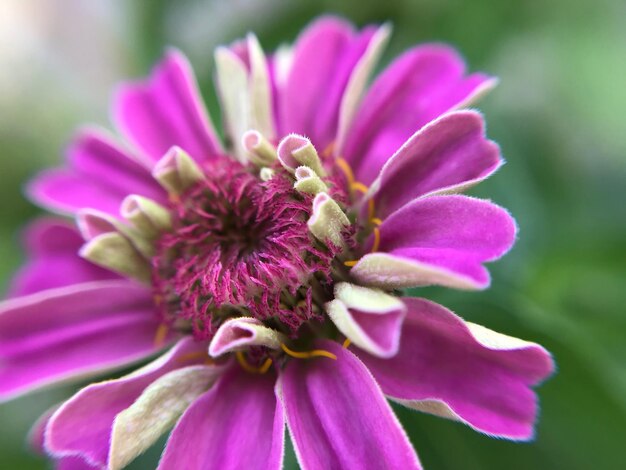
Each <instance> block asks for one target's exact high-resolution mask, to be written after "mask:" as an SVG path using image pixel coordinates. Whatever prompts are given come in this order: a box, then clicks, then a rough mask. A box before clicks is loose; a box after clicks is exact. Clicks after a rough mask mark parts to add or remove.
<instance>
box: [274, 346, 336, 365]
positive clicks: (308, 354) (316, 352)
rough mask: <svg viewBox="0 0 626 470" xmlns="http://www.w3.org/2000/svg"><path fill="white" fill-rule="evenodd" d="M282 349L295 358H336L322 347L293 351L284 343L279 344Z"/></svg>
mask: <svg viewBox="0 0 626 470" xmlns="http://www.w3.org/2000/svg"><path fill="white" fill-rule="evenodd" d="M280 347H281V348H282V350H283V351H285V352H286V353H287V354H289V355H290V356H291V357H295V358H296V359H310V358H312V357H327V358H329V359H333V360H335V361H336V360H337V356H335V355H334V354H333V353H331V352H328V351H324V350H323V349H313V350H312V351H293V350H292V349H289V348H288V347H287V346H285V344H284V343H282V344H281V345H280Z"/></svg>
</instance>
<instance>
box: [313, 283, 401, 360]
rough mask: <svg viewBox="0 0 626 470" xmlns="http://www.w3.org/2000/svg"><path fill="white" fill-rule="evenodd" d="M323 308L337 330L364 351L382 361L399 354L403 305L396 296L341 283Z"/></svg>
mask: <svg viewBox="0 0 626 470" xmlns="http://www.w3.org/2000/svg"><path fill="white" fill-rule="evenodd" d="M325 308H326V312H327V313H328V316H329V317H330V319H331V320H332V321H333V323H334V324H335V325H336V326H337V328H338V329H339V331H341V332H342V333H343V334H344V335H345V336H346V337H347V338H348V339H349V340H350V341H351V342H352V343H354V344H355V345H356V346H358V347H360V348H361V349H363V350H364V351H367V352H368V353H370V354H373V355H374V356H378V357H383V358H389V357H392V356H394V355H395V354H396V353H397V352H398V348H399V344H400V333H401V327H402V322H403V320H404V317H405V314H406V306H405V305H404V303H403V302H402V301H401V300H400V299H398V298H397V297H394V296H392V295H389V294H386V293H384V292H383V291H381V290H378V289H369V288H367V287H362V286H356V285H353V284H349V283H347V282H341V283H338V284H336V286H335V300H332V301H331V302H328V303H327V304H326V305H325Z"/></svg>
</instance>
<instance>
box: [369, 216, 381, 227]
mask: <svg viewBox="0 0 626 470" xmlns="http://www.w3.org/2000/svg"><path fill="white" fill-rule="evenodd" d="M370 222H371V223H373V224H374V225H376V226H377V227H378V226H379V225H382V223H383V221H382V220H380V219H379V218H378V217H372V218H371V219H370Z"/></svg>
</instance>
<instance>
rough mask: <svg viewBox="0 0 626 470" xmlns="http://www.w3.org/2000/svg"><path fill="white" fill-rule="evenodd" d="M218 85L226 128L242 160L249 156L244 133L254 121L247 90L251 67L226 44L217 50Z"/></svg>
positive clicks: (235, 150) (234, 149) (235, 151)
mask: <svg viewBox="0 0 626 470" xmlns="http://www.w3.org/2000/svg"><path fill="white" fill-rule="evenodd" d="M215 67H216V77H217V89H218V91H219V97H220V101H221V105H222V112H223V114H224V129H225V130H226V132H227V133H228V135H229V137H230V140H231V142H232V144H233V151H234V154H235V156H236V157H237V159H238V160H239V161H242V162H245V161H246V160H247V157H246V151H245V149H244V148H243V146H242V145H241V136H242V135H243V133H244V132H246V131H247V130H248V129H250V128H252V127H254V126H253V125H252V122H251V102H250V93H249V90H248V70H247V68H246V64H244V63H243V62H242V61H241V59H240V58H239V57H237V55H236V54H235V53H234V52H233V51H231V50H230V49H228V48H227V47H218V48H217V49H216V50H215Z"/></svg>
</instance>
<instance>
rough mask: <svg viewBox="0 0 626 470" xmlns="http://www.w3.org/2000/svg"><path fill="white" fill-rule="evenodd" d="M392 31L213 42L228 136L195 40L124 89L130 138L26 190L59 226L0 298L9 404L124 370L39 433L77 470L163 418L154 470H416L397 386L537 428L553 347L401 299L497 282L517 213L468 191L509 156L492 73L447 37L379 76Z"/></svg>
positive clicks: (48, 229)
mask: <svg viewBox="0 0 626 470" xmlns="http://www.w3.org/2000/svg"><path fill="white" fill-rule="evenodd" d="M388 35H389V27H388V26H386V25H385V26H382V27H378V28H377V27H366V28H364V29H363V30H360V31H356V30H354V29H353V27H352V26H351V25H349V24H347V23H346V22H344V21H342V20H340V19H336V18H331V17H325V18H322V19H319V20H318V21H316V22H314V23H313V24H312V25H311V26H309V27H308V28H307V29H306V30H305V31H304V32H303V33H302V35H301V36H300V37H299V38H298V40H297V42H296V43H295V45H294V47H293V48H292V49H288V48H283V49H281V50H279V51H278V52H276V53H275V54H274V55H272V56H269V57H266V56H265V55H264V53H263V51H262V49H261V47H260V45H259V43H258V41H257V40H256V38H255V37H254V36H253V35H249V36H248V37H247V38H246V39H245V40H242V41H240V42H237V43H235V44H233V45H231V46H229V47H220V48H218V49H217V51H216V53H215V59H216V65H217V73H216V78H217V88H218V92H219V96H220V99H221V105H222V111H223V123H224V130H225V135H226V136H225V139H224V140H225V142H221V141H220V139H219V138H218V137H217V135H216V133H215V131H214V128H213V125H212V124H211V120H210V118H209V116H208V114H207V112H206V110H205V108H204V106H203V103H202V100H201V98H200V93H199V91H198V87H197V84H196V82H195V79H194V77H193V74H192V71H191V68H190V66H189V64H188V62H187V60H186V59H185V58H184V56H183V55H182V54H181V53H180V52H178V51H175V50H170V51H168V52H167V54H166V55H165V58H164V59H163V60H162V61H161V62H160V63H159V64H158V66H157V67H156V68H155V69H154V70H153V72H152V74H151V75H150V77H149V78H148V79H147V80H145V81H138V82H131V83H127V84H124V85H122V86H121V87H120V88H119V89H118V91H117V94H116V96H115V99H114V103H113V115H114V120H115V123H116V125H117V126H118V128H119V130H120V131H121V134H122V135H123V136H124V137H125V138H126V140H127V141H128V143H129V144H130V146H129V148H126V147H125V146H123V145H121V144H119V143H118V142H117V141H116V140H115V138H113V137H110V136H108V135H107V134H106V133H104V132H103V131H100V130H93V129H87V130H84V131H82V132H81V133H80V134H79V135H78V137H77V138H76V139H75V140H74V142H73V143H72V145H71V146H70V147H69V150H68V158H67V161H66V164H65V166H64V167H63V168H61V169H54V170H51V171H46V172H44V173H43V174H41V175H39V176H38V177H37V178H35V180H34V181H33V182H31V184H30V185H29V187H28V193H29V195H30V196H31V197H32V198H33V199H34V200H35V201H36V202H37V203H39V204H40V205H42V206H44V207H46V208H49V209H51V210H53V211H55V212H60V213H62V214H66V215H69V216H72V217H74V218H75V220H76V224H77V227H78V230H76V229H75V228H74V226H73V225H72V224H70V223H69V222H66V221H65V220H64V219H60V218H59V219H56V218H44V219H41V220H39V221H36V222H35V223H34V225H32V226H31V227H30V228H29V229H28V231H27V233H26V247H27V250H28V253H29V256H30V259H29V261H28V263H27V264H26V266H25V267H24V268H23V269H22V271H21V272H20V273H19V274H18V275H17V277H16V279H15V282H14V284H13V287H12V291H11V293H12V297H13V298H12V299H10V300H7V301H6V302H4V303H3V304H2V306H1V307H0V309H1V312H0V397H1V398H2V399H9V398H12V397H15V396H18V395H20V394H23V393H25V392H27V391H30V390H33V389H35V388H39V387H43V386H46V385H49V384H53V383H57V382H60V381H65V380H70V379H76V378H79V377H81V378H82V377H85V376H97V375H100V374H102V373H104V372H107V371H111V370H114V369H119V368H121V367H127V366H129V365H130V364H133V363H136V362H137V361H141V360H145V359H146V358H149V357H151V356H154V355H155V354H157V353H161V352H163V354H162V355H161V356H160V357H158V358H156V359H154V360H153V361H152V362H150V363H149V364H147V365H145V366H143V367H142V368H140V369H138V370H137V371H135V372H133V373H131V374H130V375H126V376H124V377H121V378H118V379H114V380H108V381H104V382H99V383H94V384H92V385H89V386H87V387H86V388H84V389H82V390H81V391H79V392H78V393H77V394H76V395H74V396H73V397H72V398H70V399H69V400H68V401H66V402H65V403H63V404H62V405H61V406H60V407H58V408H57V409H55V410H51V411H50V412H49V413H47V414H46V415H45V416H44V417H42V419H41V420H40V422H39V423H38V424H37V425H36V426H35V428H34V430H33V432H32V435H31V438H32V441H33V442H34V443H35V445H36V446H38V447H40V448H45V450H46V452H48V453H49V454H50V455H51V456H52V457H53V458H55V459H57V460H58V462H59V465H60V466H63V467H64V468H94V467H95V468H104V467H106V468H114V469H115V468H121V467H123V466H125V465H126V464H128V463H129V462H130V461H131V460H133V458H135V457H136V456H137V455H139V454H140V453H141V452H143V451H144V450H146V449H147V448H148V447H150V446H151V445H153V444H154V443H155V441H156V440H157V439H158V438H159V437H160V436H161V435H163V434H164V433H166V432H168V431H169V430H170V428H172V427H173V430H172V431H171V434H170V436H169V440H168V442H167V445H166V448H165V450H164V452H163V455H162V458H161V461H160V464H159V468H160V469H206V468H221V469H223V468H233V469H235V468H270V469H271V468H281V465H282V458H283V446H284V439H285V436H284V434H285V427H287V428H288V429H289V433H290V436H291V439H292V440H293V443H294V447H295V450H296V454H297V457H298V460H299V463H300V464H301V466H302V467H303V468H309V469H319V468H333V469H335V468H354V469H356V468H394V469H399V468H402V469H408V468H420V463H419V460H418V457H417V455H416V453H415V451H414V450H413V448H412V446H411V444H410V443H409V441H408V439H407V436H406V434H405V432H404V430H403V429H402V427H401V425H400V423H399V422H398V420H397V419H396V417H395V416H394V414H393V412H392V410H391V407H390V406H389V403H388V401H387V398H389V399H391V400H393V401H396V402H399V403H401V404H403V405H406V406H408V407H410V408H414V409H417V410H420V411H425V412H428V413H434V414H436V415H440V416H443V417H446V418H450V419H453V420H457V421H460V422H463V423H465V424H467V425H469V426H471V427H472V428H474V429H476V430H478V431H480V432H483V433H486V434H489V435H493V436H498V437H503V438H508V439H514V440H526V439H529V438H531V437H532V434H533V423H534V420H535V416H536V412H537V404H536V397H535V394H534V392H533V390H532V386H534V385H536V384H537V383H539V382H540V381H542V380H543V379H545V378H546V377H547V376H548V375H549V374H550V373H551V372H552V370H553V363H552V360H551V358H550V355H549V354H548V353H547V352H546V351H545V350H544V349H543V348H542V347H540V346H538V345H536V344H533V343H528V342H525V341H522V340H518V339H515V338H511V337H508V336H505V335H502V334H498V333H495V332H493V331H490V330H488V329H487V328H484V327H482V326H479V325H475V324H473V323H468V322H465V321H463V320H462V319H461V318H459V317H458V316H456V315H455V314H454V313H452V312H451V311H449V310H447V309H445V308H444V307H442V306H440V305H437V304H436V303H433V302H431V301H429V300H426V299H423V298H409V297H402V296H401V289H403V288H406V287H414V286H424V285H431V284H436V285H442V286H447V287H453V288H462V289H481V288H485V287H487V285H488V284H489V275H488V273H487V271H486V269H485V267H484V266H483V264H484V263H485V262H488V261H493V260H495V259H497V258H499V257H500V256H502V255H503V254H504V253H505V252H506V251H507V250H509V249H510V247H511V246H512V244H513V242H514V240H515V235H516V226H515V223H514V221H513V219H512V218H511V217H510V215H509V214H508V213H507V212H506V211H505V210H504V209H502V208H500V207H498V206H497V205H494V204H493V203H491V202H489V201H484V200H479V199H475V198H471V197H466V196H463V195H458V194H455V193H459V192H460V191H461V190H463V189H465V188H467V187H469V186H471V185H473V184H476V183H478V182H480V181H481V180H483V179H485V178H487V177H488V176H490V175H491V174H492V173H494V172H495V171H496V169H497V168H498V167H499V166H500V165H501V163H502V159H501V157H500V153H499V149H498V147H497V145H496V144H494V143H493V142H491V141H489V140H487V138H486V137H485V128H484V123H483V118H482V116H481V115H480V114H479V113H478V112H476V111H471V110H458V109H459V108H460V107H462V106H465V105H467V104H468V103H470V102H472V101H473V100H474V99H476V98H477V97H478V96H479V95H480V94H481V93H483V92H485V91H486V90H487V89H489V88H490V87H491V86H492V85H493V84H494V79H492V78H490V77H488V76H485V75H482V74H473V75H469V76H466V75H465V71H464V66H463V63H462V61H461V59H460V58H459V56H458V55H457V54H456V53H455V52H454V51H452V50H451V49H449V48H448V47H445V46H442V45H425V46H420V47H416V48H414V49H411V50H409V51H407V52H405V53H404V54H402V55H401V56H400V57H399V58H398V59H396V60H395V61H394V62H392V63H391V65H390V66H389V67H388V68H387V69H386V70H385V71H383V72H382V73H381V74H380V75H379V76H378V77H377V78H376V79H375V80H374V81H373V83H372V85H371V86H369V87H367V85H366V84H367V82H368V77H369V75H370V73H371V72H372V69H373V68H374V67H375V64H376V61H377V59H378V57H379V56H380V54H381V52H382V49H383V46H384V44H385V42H386V40H387V37H388Z"/></svg>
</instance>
